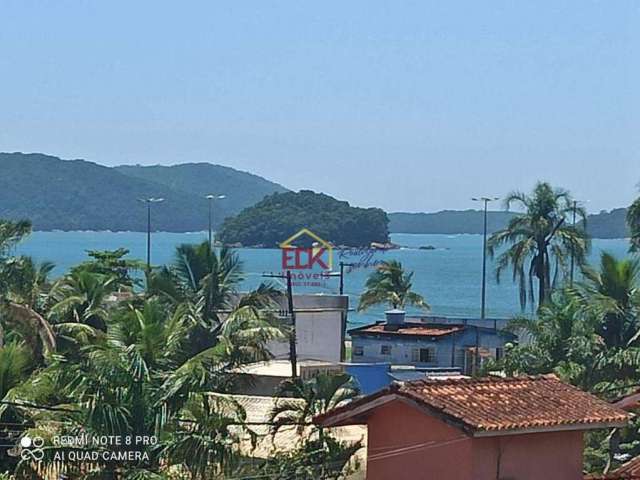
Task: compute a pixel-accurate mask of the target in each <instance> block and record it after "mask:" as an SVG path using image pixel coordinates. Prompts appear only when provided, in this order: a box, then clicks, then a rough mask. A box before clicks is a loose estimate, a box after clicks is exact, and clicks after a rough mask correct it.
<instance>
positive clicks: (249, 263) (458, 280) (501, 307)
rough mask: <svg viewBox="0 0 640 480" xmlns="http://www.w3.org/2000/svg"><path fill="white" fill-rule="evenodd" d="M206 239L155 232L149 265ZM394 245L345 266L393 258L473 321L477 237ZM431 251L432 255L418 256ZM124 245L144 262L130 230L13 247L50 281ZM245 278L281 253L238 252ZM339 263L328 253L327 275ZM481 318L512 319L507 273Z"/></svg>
mask: <svg viewBox="0 0 640 480" xmlns="http://www.w3.org/2000/svg"><path fill="white" fill-rule="evenodd" d="M206 238H207V235H206V233H154V234H153V239H152V243H153V245H152V263H153V264H154V265H159V264H164V263H169V262H171V260H172V258H173V254H174V248H175V246H176V245H178V244H181V243H196V242H201V241H203V240H205V239H206ZM391 238H392V241H393V242H394V243H396V244H399V245H403V246H404V248H402V249H399V250H392V251H388V252H377V253H376V254H375V255H374V256H373V258H368V259H367V258H366V255H365V254H364V253H363V252H350V254H347V255H345V256H344V257H343V258H342V260H343V261H345V262H355V263H358V262H360V263H367V262H366V260H369V263H371V262H372V261H376V260H384V259H397V260H400V261H401V262H402V263H403V265H404V266H405V268H406V269H407V270H411V271H413V272H414V277H413V283H414V290H416V291H417V292H419V293H421V294H422V295H424V296H425V298H426V299H427V302H428V303H429V304H430V305H431V309H432V312H433V313H436V314H444V315H452V316H472V315H478V314H479V309H480V279H481V266H482V236H480V235H410V234H394V235H392V236H391ZM426 245H431V246H433V247H435V249H434V250H419V249H418V247H420V246H426ZM119 247H125V248H127V249H129V250H130V252H131V253H130V257H131V258H140V259H144V258H146V234H144V233H137V232H122V233H113V232H35V233H33V234H32V235H31V237H30V238H29V239H28V240H27V241H25V242H24V243H22V244H21V245H20V246H19V247H18V249H17V250H18V253H20V254H26V255H32V256H33V257H35V258H36V259H38V260H49V261H52V262H54V263H55V264H56V270H55V271H54V274H55V275H62V274H63V273H64V272H65V271H66V270H67V269H68V268H69V267H70V266H72V265H75V264H77V263H79V262H81V261H83V260H85V259H86V251H87V250H106V249H110V250H111V249H116V248H119ZM627 249H628V241H627V240H623V239H616V240H594V241H593V247H592V252H591V256H590V258H591V261H592V262H597V259H598V256H599V255H600V252H601V251H603V250H607V251H609V252H611V253H613V254H615V255H617V256H619V257H623V256H626V255H627ZM238 253H239V255H240V258H241V259H242V261H243V262H244V270H245V271H246V272H247V274H246V279H245V281H244V285H243V288H251V287H254V286H256V285H258V284H259V283H260V282H261V281H263V278H262V274H263V273H265V272H274V271H280V270H281V252H280V250H277V249H249V248H243V249H239V250H238ZM340 260H341V258H340V256H339V254H338V253H337V252H336V253H335V254H334V264H335V265H334V269H335V266H337V263H338V261H340ZM372 268H373V267H372V266H368V267H366V266H365V267H363V268H357V269H354V270H353V271H351V272H349V273H348V274H347V275H345V293H347V294H349V295H350V297H351V304H352V306H356V305H357V299H358V295H359V293H360V292H361V291H362V289H363V286H364V283H365V281H366V278H367V275H368V274H369V273H370V272H371V271H372ZM488 272H489V274H488V289H487V316H495V317H509V316H512V315H514V314H517V313H519V311H520V307H519V304H518V296H517V287H516V286H515V285H514V284H513V283H512V282H511V276H510V274H506V275H504V277H503V279H502V281H501V283H500V284H497V283H496V281H495V275H494V273H493V272H494V271H493V265H491V263H489V265H488ZM321 283H322V285H321V286H313V287H311V286H296V287H295V291H297V292H322V293H337V292H338V288H339V280H338V278H329V279H326V280H324V281H322V282H321ZM383 310H384V309H383V308H378V309H372V310H371V311H368V312H366V313H364V314H358V313H355V312H353V313H350V314H349V321H350V322H349V323H350V324H351V325H355V324H362V323H366V322H371V321H373V320H375V319H377V318H381V314H382V311H383Z"/></svg>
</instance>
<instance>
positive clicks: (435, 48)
mask: <svg viewBox="0 0 640 480" xmlns="http://www.w3.org/2000/svg"><path fill="white" fill-rule="evenodd" d="M0 2H1V3H0V18H1V20H2V26H1V28H0V78H1V82H0V86H1V88H0V151H8V152H12V151H22V152H42V153H48V154H52V155H56V156H59V157H61V158H66V159H72V158H83V159H86V160H90V161H94V162H97V163H100V164H104V165H119V164H165V165H169V164H175V163H184V162H211V163H217V164H221V165H227V166H230V167H234V168H237V169H240V170H246V171H250V172H252V173H256V174H259V175H262V176H264V177H265V178H268V179H270V180H273V181H276V182H278V183H281V184H282V185H284V186H286V187H288V188H291V189H294V190H298V189H302V188H304V189H311V190H315V191H322V192H325V193H328V194H330V195H333V196H336V197H338V198H340V199H344V200H348V201H349V202H351V203H352V204H354V205H358V206H377V207H382V208H384V209H385V210H387V211H437V210H442V209H466V208H474V207H476V205H474V203H473V202H471V201H470V198H471V197H472V196H479V195H491V196H504V195H505V194H506V193H508V192H509V191H511V190H516V189H519V190H528V189H530V188H531V187H532V186H533V184H534V183H535V181H536V180H539V179H540V180H547V181H550V182H552V183H553V184H554V185H557V186H562V187H565V188H567V189H569V190H571V191H572V192H573V194H574V196H575V197H576V198H578V199H580V200H585V201H587V202H588V203H586V206H587V208H588V210H589V211H599V210H601V209H611V208H615V207H621V206H627V205H628V204H629V203H630V202H631V201H632V200H633V199H634V198H635V197H636V196H637V195H638V182H639V181H640V135H639V133H640V87H639V86H640V28H638V25H640V3H639V2H637V1H635V0H630V1H624V0H613V1H611V0H609V1H586V0H576V1H562V0H553V1H535V2H534V1H524V0H523V1H518V2H513V1H500V0H492V1H491V2H478V1H475V0H474V1H441V0H439V1H428V0H421V1H402V0H397V1H376V0H365V1H357V0H351V1H348V2H345V1H332V0H324V1H322V2H310V1H302V0H299V1H298V0H296V1H294V0H290V1H270V0H259V1H258V0H256V1H242V2H219V1H211V0H208V1H201V2H200V1H185V2H163V1H159V0H155V1H136V2H131V1H126V2H125V1H118V0H110V1H108V2H106V1H103V2H95V1H80V0H75V1H64V0H59V1H56V2H51V1H44V0H41V1H31V0H0ZM229 195H232V192H229Z"/></svg>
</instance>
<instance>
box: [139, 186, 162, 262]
mask: <svg viewBox="0 0 640 480" xmlns="http://www.w3.org/2000/svg"><path fill="white" fill-rule="evenodd" d="M138 200H139V201H141V202H142V203H146V204H147V271H151V204H152V203H160V202H163V201H164V198H153V197H150V198H139V199H138Z"/></svg>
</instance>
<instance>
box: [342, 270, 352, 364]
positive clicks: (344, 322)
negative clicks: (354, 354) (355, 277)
mask: <svg viewBox="0 0 640 480" xmlns="http://www.w3.org/2000/svg"><path fill="white" fill-rule="evenodd" d="M354 265H355V264H353V263H345V262H340V295H344V267H353V266H354ZM348 311H349V306H348V305H347V308H346V309H345V310H344V311H343V312H342V322H341V329H342V332H341V335H340V340H341V342H340V360H341V361H343V362H344V361H345V360H346V356H347V351H346V350H347V349H346V348H345V346H344V342H345V337H346V332H347V315H348Z"/></svg>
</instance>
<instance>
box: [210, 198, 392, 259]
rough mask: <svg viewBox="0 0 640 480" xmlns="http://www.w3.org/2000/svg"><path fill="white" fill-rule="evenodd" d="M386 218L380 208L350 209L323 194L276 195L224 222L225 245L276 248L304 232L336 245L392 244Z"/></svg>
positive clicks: (223, 238)
mask: <svg viewBox="0 0 640 480" xmlns="http://www.w3.org/2000/svg"><path fill="white" fill-rule="evenodd" d="M387 224H388V219H387V215H386V214H385V213H384V212H383V211H382V210H380V209H378V208H356V207H351V206H350V205H349V203H348V202H342V201H339V200H336V199H335V198H332V197H330V196H328V195H325V194H322V193H315V192H311V191H308V190H301V191H300V192H297V193H294V192H288V193H276V194H273V195H270V196H268V197H266V198H265V199H264V200H262V201H261V202H260V203H258V204H256V205H255V206H253V207H249V208H247V209H245V210H244V211H243V212H241V213H240V214H239V215H238V216H236V217H234V218H229V219H227V220H225V222H224V224H223V226H222V231H221V239H222V241H223V242H225V243H228V244H230V243H241V244H242V245H245V246H248V245H251V246H253V245H263V246H266V247H276V246H277V245H278V244H279V243H280V242H283V241H284V240H286V239H287V238H289V237H290V236H292V235H293V234H295V233H297V232H298V231H299V230H300V229H302V228H308V229H309V230H311V231H312V232H314V233H315V234H316V235H319V236H320V237H321V238H323V239H325V240H327V241H329V242H332V243H333V244H335V245H346V246H350V247H359V246H369V244H370V243H371V242H380V243H384V242H387V241H388V240H389V231H388V228H387Z"/></svg>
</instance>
